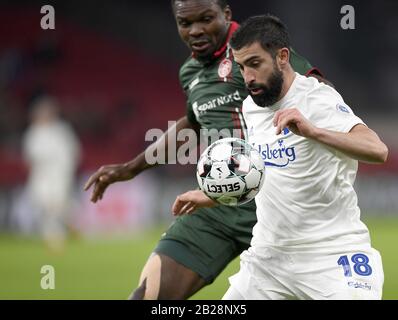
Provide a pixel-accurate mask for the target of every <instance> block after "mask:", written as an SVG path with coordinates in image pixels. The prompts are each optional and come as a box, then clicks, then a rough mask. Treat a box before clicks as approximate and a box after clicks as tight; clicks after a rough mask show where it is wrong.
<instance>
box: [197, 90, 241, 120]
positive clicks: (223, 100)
mask: <svg viewBox="0 0 398 320" xmlns="http://www.w3.org/2000/svg"><path fill="white" fill-rule="evenodd" d="M231 101H242V98H241V96H240V94H239V91H238V90H236V91H235V92H234V93H230V94H227V95H224V96H220V97H217V98H215V99H212V100H209V101H207V102H205V103H203V104H201V105H198V102H197V101H195V102H194V103H193V104H192V108H193V111H194V112H195V115H196V116H197V117H198V116H200V115H201V114H204V113H206V112H207V110H211V109H214V108H217V107H219V106H222V105H225V104H227V103H230V102H231Z"/></svg>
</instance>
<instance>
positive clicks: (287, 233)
mask: <svg viewBox="0 0 398 320" xmlns="http://www.w3.org/2000/svg"><path fill="white" fill-rule="evenodd" d="M289 108H297V109H298V110H299V111H300V112H301V113H302V114H303V115H304V116H305V117H306V118H307V119H308V120H309V121H310V122H311V123H312V124H313V125H315V126H316V127H319V128H324V129H329V130H333V131H339V132H349V131H350V130H351V129H352V128H353V127H354V126H355V125H357V124H363V122H362V120H361V119H360V118H358V117H357V116H355V115H354V113H353V112H352V110H351V109H350V108H349V107H348V106H347V105H346V104H345V102H344V100H343V98H342V97H341V96H340V94H339V93H338V92H337V91H336V90H334V89H333V88H332V87H330V86H327V85H325V84H323V83H319V82H318V81H317V80H316V79H314V78H311V77H309V78H307V77H305V76H302V75H300V74H298V73H296V76H295V79H294V81H293V83H292V85H291V87H290V89H289V90H288V92H287V94H286V95H285V96H284V97H283V98H282V99H281V100H280V101H278V102H277V103H276V104H274V105H273V106H271V107H265V108H263V107H259V106H257V105H256V104H255V103H254V102H253V99H252V98H251V96H248V97H247V98H246V100H245V101H244V102H243V115H244V118H245V120H246V122H247V127H248V130H249V142H250V143H251V144H252V145H253V146H254V147H255V148H256V149H257V150H258V151H259V152H260V155H261V156H262V158H263V160H264V163H265V166H266V176H265V181H264V185H263V187H262V189H261V190H260V192H259V194H258V195H257V196H256V204H257V219H258V222H257V224H256V225H255V227H254V229H253V239H252V243H251V247H252V248H250V249H249V251H254V252H255V253H256V254H258V255H260V256H261V251H262V250H257V249H261V248H262V247H269V246H272V247H280V248H281V249H282V250H286V249H287V250H289V249H292V250H298V251H301V250H306V251H308V250H310V251H319V250H321V251H322V250H327V251H330V250H332V251H335V250H339V249H341V247H342V246H343V247H344V248H347V247H348V248H356V247H359V246H363V245H365V246H367V247H368V246H369V247H370V239H369V232H368V229H367V227H366V226H365V225H364V224H363V223H362V222H361V221H360V210H359V208H358V205H357V196H356V193H355V191H354V188H353V183H354V180H355V176H356V172H357V167H358V162H357V161H356V160H354V159H352V158H349V157H348V156H346V155H344V154H343V153H341V152H339V151H337V150H335V149H333V148H330V147H327V146H326V145H324V144H321V143H319V142H316V141H314V140H310V139H307V138H304V137H301V136H298V135H295V134H293V133H292V132H290V131H289V130H287V129H285V130H284V131H283V132H282V133H281V134H280V135H276V134H275V131H276V128H275V127H274V126H273V118H274V115H275V112H276V111H277V110H281V109H289Z"/></svg>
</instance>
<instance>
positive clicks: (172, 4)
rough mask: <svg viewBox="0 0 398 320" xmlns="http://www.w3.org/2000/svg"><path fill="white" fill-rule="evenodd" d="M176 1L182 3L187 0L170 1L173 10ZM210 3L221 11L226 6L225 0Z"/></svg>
mask: <svg viewBox="0 0 398 320" xmlns="http://www.w3.org/2000/svg"><path fill="white" fill-rule="evenodd" d="M176 1H180V2H184V1H187V0H171V7H172V8H173V10H174V4H175V2H176ZM210 1H215V2H216V3H217V4H218V6H219V7H220V8H221V9H225V7H226V6H227V5H228V2H227V0H210Z"/></svg>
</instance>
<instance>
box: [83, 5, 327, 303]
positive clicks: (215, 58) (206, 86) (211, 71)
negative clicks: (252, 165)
mask: <svg viewBox="0 0 398 320" xmlns="http://www.w3.org/2000/svg"><path fill="white" fill-rule="evenodd" d="M172 8H173V12H174V16H175V19H176V22H177V28H178V32H179V34H180V36H181V39H182V40H183V41H184V42H185V43H186V44H187V45H188V47H189V48H190V50H191V51H192V56H191V57H190V58H189V59H188V60H187V61H186V62H185V63H184V65H183V66H182V67H181V69H180V81H181V85H182V87H183V89H184V91H185V93H186V97H187V115H186V116H184V117H182V118H180V119H179V120H178V121H177V122H176V126H175V127H174V128H172V129H169V131H168V132H166V133H165V134H164V136H163V137H162V139H160V140H158V141H156V142H155V143H154V144H152V145H151V146H149V147H148V148H156V149H157V151H158V152H163V153H164V154H165V156H166V159H167V154H168V152H167V150H168V140H169V139H168V134H169V133H170V130H176V131H177V134H178V132H179V131H180V130H183V129H193V130H195V131H196V132H199V130H200V129H218V130H221V129H227V130H228V131H233V130H234V129H235V130H238V131H235V133H236V132H239V133H240V135H241V137H244V135H245V130H246V125H245V123H244V121H243V117H242V114H241V108H242V101H243V100H244V99H245V98H246V96H247V94H248V93H247V91H246V88H245V84H244V81H243V78H242V76H241V74H240V72H239V68H238V66H237V65H236V64H235V63H234V60H233V57H232V55H231V50H230V48H229V47H228V40H229V38H230V37H231V35H232V33H233V32H234V31H235V30H236V29H237V27H238V24H237V23H236V22H233V21H232V13H231V9H230V7H229V6H228V5H227V3H226V0H172ZM290 62H291V64H292V66H293V68H294V69H295V71H297V72H299V73H302V74H305V75H313V76H316V77H319V76H321V75H320V73H319V71H317V69H315V68H312V67H311V65H310V64H309V63H308V62H307V61H306V60H305V59H304V58H302V57H300V56H299V55H298V54H296V53H295V52H294V51H292V55H291V61H290ZM231 135H232V134H231ZM198 140H199V139H198ZM180 144H182V142H180ZM176 147H177V149H176V150H178V147H179V142H176ZM155 165H156V164H155ZM155 165H154V164H148V162H147V161H146V158H145V151H144V152H142V153H141V154H140V155H138V156H137V157H136V158H134V159H133V160H131V161H129V162H126V163H124V164H115V165H107V166H103V167H101V168H100V169H99V170H98V171H97V172H95V173H94V174H93V175H92V176H91V177H90V178H89V180H88V181H87V184H86V186H85V190H88V189H89V188H90V187H91V186H92V185H94V189H93V192H92V196H91V200H92V201H93V202H97V201H98V200H100V199H102V197H103V195H104V192H105V190H106V188H107V187H108V186H109V185H110V184H112V183H114V182H117V181H125V180H130V179H133V178H134V177H135V176H137V175H138V174H139V173H141V172H142V171H144V170H146V169H148V168H151V167H153V166H155ZM199 210H200V211H201V212H200V214H196V213H195V214H193V215H186V216H182V217H178V218H177V219H176V220H175V222H174V223H173V224H172V225H171V226H170V227H169V229H168V230H167V231H166V232H165V234H164V235H163V236H162V238H161V239H160V241H159V243H158V245H157V247H156V248H155V249H154V251H153V253H152V254H151V256H150V257H149V259H148V261H147V263H146V265H145V266H144V268H143V271H142V274H141V277H140V280H139V285H138V288H137V289H136V290H135V291H134V292H133V294H132V295H131V298H132V299H187V298H189V297H190V296H192V295H193V294H194V293H195V292H197V291H198V290H199V289H201V288H202V287H204V286H205V285H207V284H210V283H211V282H213V281H214V279H215V278H216V277H217V276H218V275H219V274H220V272H221V271H222V270H223V269H224V268H225V267H226V266H227V265H228V263H229V262H231V261H232V260H233V259H234V258H235V257H237V256H238V255H239V254H240V253H241V252H242V251H243V250H245V249H247V248H248V247H249V245H250V240H251V237H252V227H253V226H254V224H255V223H256V208H255V203H254V201H252V202H250V203H249V204H247V205H244V206H240V207H239V208H233V207H223V206H218V207H214V208H203V209H199ZM199 210H198V211H199ZM198 213H199V212H198Z"/></svg>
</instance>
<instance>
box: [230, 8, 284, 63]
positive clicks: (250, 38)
mask: <svg viewBox="0 0 398 320" xmlns="http://www.w3.org/2000/svg"><path fill="white" fill-rule="evenodd" d="M255 42H258V43H259V44H260V45H261V47H262V48H263V49H264V50H265V51H267V52H269V53H270V54H271V56H272V57H274V58H275V56H276V51H277V50H278V49H281V48H290V40H289V33H288V31H287V28H286V26H285V25H284V24H283V22H282V21H281V20H280V19H279V18H277V17H275V16H272V15H270V14H267V15H261V16H253V17H250V18H248V19H247V20H246V21H244V22H243V23H242V25H241V26H240V27H239V29H238V30H237V31H235V33H234V34H233V36H232V38H231V40H230V45H231V47H232V49H234V50H240V49H242V48H243V47H246V46H250V45H251V44H253V43H255Z"/></svg>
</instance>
